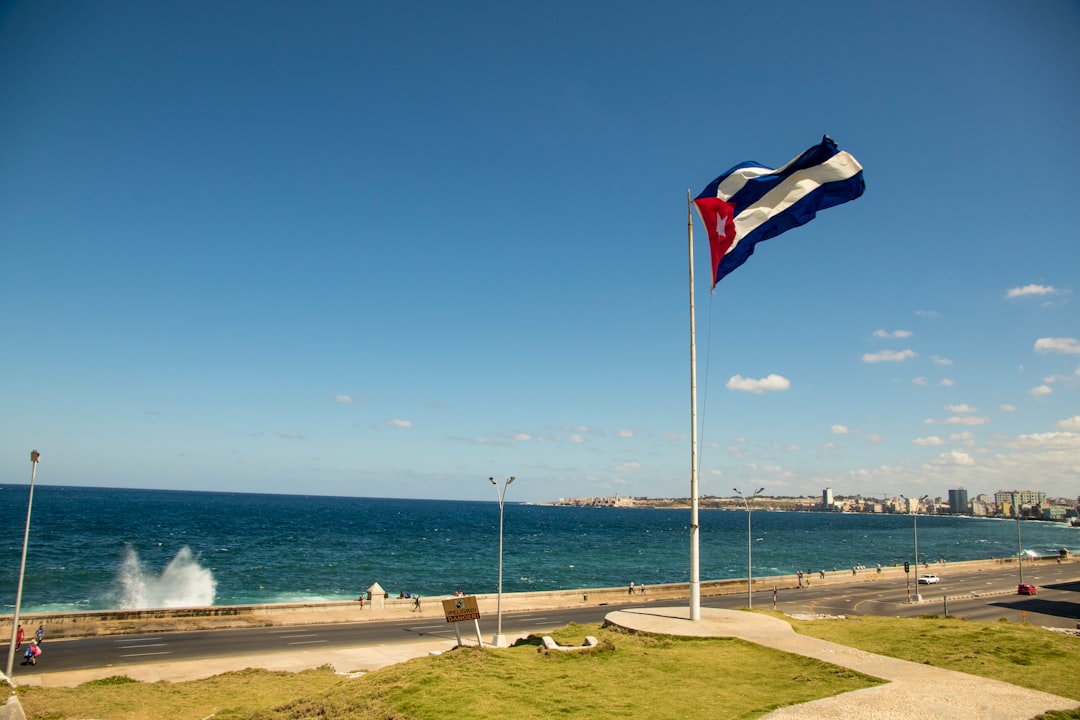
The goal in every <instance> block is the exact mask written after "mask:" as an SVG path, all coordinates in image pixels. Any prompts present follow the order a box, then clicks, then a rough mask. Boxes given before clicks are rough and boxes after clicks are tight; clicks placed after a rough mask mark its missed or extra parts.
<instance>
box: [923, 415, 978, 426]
mask: <svg viewBox="0 0 1080 720" xmlns="http://www.w3.org/2000/svg"><path fill="white" fill-rule="evenodd" d="M988 422H990V418H986V417H975V416H974V415H954V416H953V417H947V418H937V419H935V418H928V419H926V420H923V424H924V425H985V424H986V423H988Z"/></svg>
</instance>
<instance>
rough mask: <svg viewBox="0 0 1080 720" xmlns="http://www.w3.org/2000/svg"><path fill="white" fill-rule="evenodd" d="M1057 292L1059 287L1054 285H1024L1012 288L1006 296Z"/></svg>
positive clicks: (1013, 296)
mask: <svg viewBox="0 0 1080 720" xmlns="http://www.w3.org/2000/svg"><path fill="white" fill-rule="evenodd" d="M1057 292H1058V290H1057V288H1055V287H1054V286H1053V285H1025V286H1023V287H1014V288H1011V289H1010V290H1009V291H1008V292H1006V293H1005V297H1007V298H1019V297H1029V296H1032V295H1035V296H1038V297H1042V296H1044V295H1056V294H1057Z"/></svg>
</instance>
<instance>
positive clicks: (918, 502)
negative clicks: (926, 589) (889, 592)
mask: <svg viewBox="0 0 1080 720" xmlns="http://www.w3.org/2000/svg"><path fill="white" fill-rule="evenodd" d="M900 497H902V498H904V499H905V500H908V498H906V497H904V496H903V495H901V496H900ZM928 497H930V496H929V495H923V496H922V497H921V498H919V499H918V500H916V501H915V507H914V508H913V509H912V511H911V520H912V523H913V525H914V529H915V602H922V595H920V594H919V506H920V505H921V504H922V502H923V501H924V500H926V499H927V498H928Z"/></svg>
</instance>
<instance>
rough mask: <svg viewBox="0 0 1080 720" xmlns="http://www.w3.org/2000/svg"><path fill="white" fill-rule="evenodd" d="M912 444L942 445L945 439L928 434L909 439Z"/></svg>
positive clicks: (925, 445) (924, 445)
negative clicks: (927, 435)
mask: <svg viewBox="0 0 1080 720" xmlns="http://www.w3.org/2000/svg"><path fill="white" fill-rule="evenodd" d="M911 444H912V445H921V446H923V447H932V446H934V445H944V444H945V441H944V440H942V439H941V438H939V437H938V436H937V435H930V436H929V437H924V438H915V439H914V440H912V441H911Z"/></svg>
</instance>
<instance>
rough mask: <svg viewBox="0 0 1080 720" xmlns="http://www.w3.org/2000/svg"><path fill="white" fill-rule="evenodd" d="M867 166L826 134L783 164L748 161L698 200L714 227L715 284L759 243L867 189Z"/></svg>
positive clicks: (711, 242)
mask: <svg viewBox="0 0 1080 720" xmlns="http://www.w3.org/2000/svg"><path fill="white" fill-rule="evenodd" d="M865 189H866V184H865V183H864V182H863V174H862V165H860V164H859V163H858V161H857V160H856V159H855V158H853V157H852V156H851V155H849V154H848V153H846V152H841V151H840V150H838V149H837V147H836V143H834V142H833V141H832V139H831V138H830V137H829V136H828V135H826V136H825V137H824V138H822V140H821V144H820V145H815V146H814V147H812V148H810V149H809V150H807V151H806V152H804V153H803V154H802V155H800V156H799V157H797V158H795V159H794V160H792V161H791V162H789V163H788V164H787V165H784V166H783V167H780V168H776V169H775V170H774V169H772V168H767V167H765V166H764V165H761V164H759V163H755V162H744V163H741V164H739V165H736V166H735V167H733V168H731V169H730V170H728V171H727V172H726V173H724V174H723V175H721V176H720V177H718V178H716V179H715V180H713V181H712V182H711V183H709V184H708V185H707V186H706V187H705V189H704V190H702V191H701V194H700V195H698V196H697V197H696V198H695V199H694V206H695V207H697V210H698V214H699V215H700V216H701V221H702V222H703V223H705V227H706V229H707V230H708V232H709V247H710V249H711V250H712V266H713V287H714V288H715V287H716V283H718V282H720V279H721V278H723V277H724V276H725V275H727V274H728V273H730V272H731V271H732V270H734V269H735V268H737V267H739V266H740V265H742V264H743V263H744V262H746V261H747V260H748V259H749V258H750V256H751V255H753V254H754V246H755V245H757V244H758V243H759V242H761V241H762V240H768V239H769V238H774V237H776V236H777V235H779V234H780V233H782V232H785V231H787V230H790V229H791V228H794V227H798V226H800V225H805V224H806V223H808V222H810V221H811V220H813V219H814V216H815V215H817V211H818V210H824V209H825V208H831V207H833V206H834V205H840V204H842V203H846V202H847V201H848V200H854V199H855V198H857V197H859V196H860V195H862V194H863V190H865Z"/></svg>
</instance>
